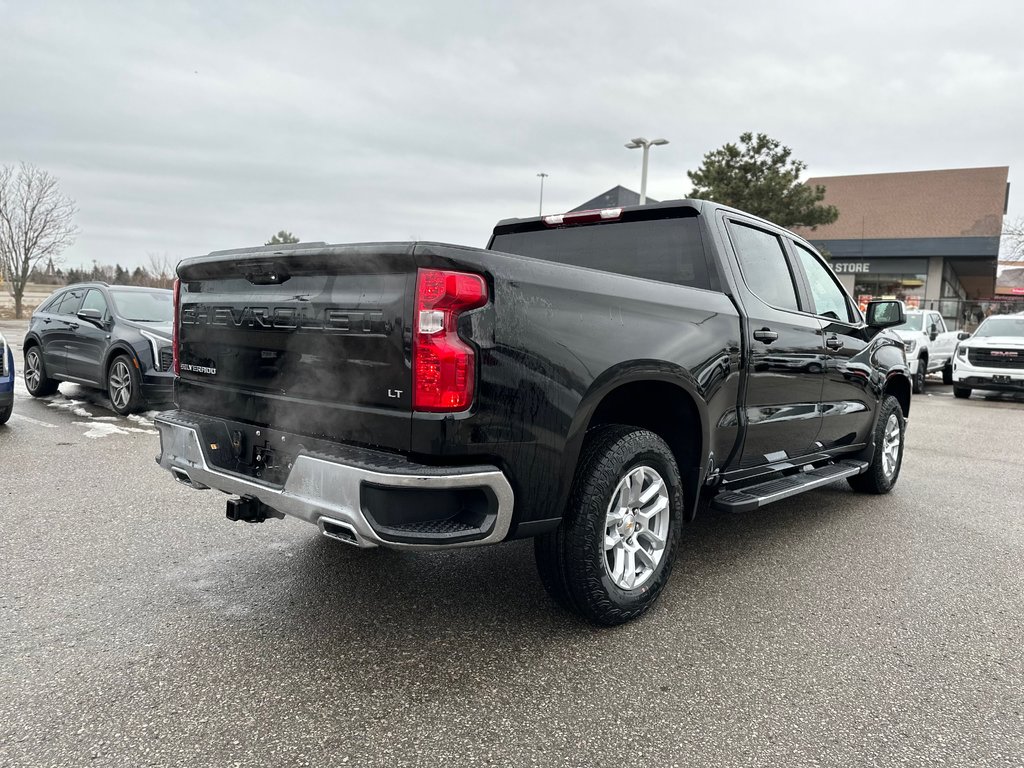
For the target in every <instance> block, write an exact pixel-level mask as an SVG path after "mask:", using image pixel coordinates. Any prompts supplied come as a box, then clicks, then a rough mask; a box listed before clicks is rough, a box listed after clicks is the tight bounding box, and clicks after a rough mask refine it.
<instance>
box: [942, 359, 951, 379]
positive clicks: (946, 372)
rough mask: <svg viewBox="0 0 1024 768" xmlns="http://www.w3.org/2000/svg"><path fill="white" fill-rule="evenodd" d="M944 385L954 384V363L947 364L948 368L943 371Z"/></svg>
mask: <svg viewBox="0 0 1024 768" xmlns="http://www.w3.org/2000/svg"><path fill="white" fill-rule="evenodd" d="M942 383H943V384H952V383H953V363H952V361H950V362H948V363H946V367H945V368H943V369H942Z"/></svg>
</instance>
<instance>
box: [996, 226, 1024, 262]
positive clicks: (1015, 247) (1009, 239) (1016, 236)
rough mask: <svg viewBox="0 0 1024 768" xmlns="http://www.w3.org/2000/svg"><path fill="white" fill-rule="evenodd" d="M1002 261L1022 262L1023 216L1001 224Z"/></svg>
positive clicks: (1023, 249)
mask: <svg viewBox="0 0 1024 768" xmlns="http://www.w3.org/2000/svg"><path fill="white" fill-rule="evenodd" d="M1000 259H1002V260H1003V261H1024V216H1021V217H1020V218H1018V219H1017V220H1016V221H1013V222H1005V223H1004V224H1003V248H1002V254H1001V255H1000Z"/></svg>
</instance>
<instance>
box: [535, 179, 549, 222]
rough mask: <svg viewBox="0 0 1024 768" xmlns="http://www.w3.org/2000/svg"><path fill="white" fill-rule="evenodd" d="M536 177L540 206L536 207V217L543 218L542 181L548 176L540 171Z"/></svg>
mask: <svg viewBox="0 0 1024 768" xmlns="http://www.w3.org/2000/svg"><path fill="white" fill-rule="evenodd" d="M537 176H539V177H540V205H539V206H538V207H537V215H538V216H543V215H544V179H546V178H547V177H548V175H547V174H546V173H544V172H543V171H541V172H540V173H538V174H537Z"/></svg>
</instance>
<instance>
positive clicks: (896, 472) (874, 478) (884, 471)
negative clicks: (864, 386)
mask: <svg viewBox="0 0 1024 768" xmlns="http://www.w3.org/2000/svg"><path fill="white" fill-rule="evenodd" d="M906 431H907V420H906V419H905V418H904V416H903V407H902V406H901V405H900V401H899V400H897V399H896V398H895V397H893V396H892V395H889V396H888V397H886V398H885V400H883V401H882V407H881V411H880V413H879V414H878V422H877V423H876V424H875V432H874V437H873V442H874V445H875V454H874V456H873V457H872V459H871V464H870V465H869V466H868V469H867V471H866V472H864V473H863V474H860V475H855V476H853V477H850V478H847V482H848V483H849V484H850V487H851V488H853V490H855V491H860V492H861V493H888V492H889V491H891V490H892V487H893V486H894V485H896V480H897V478H899V476H900V469H901V468H902V466H903V438H904V436H905V435H906Z"/></svg>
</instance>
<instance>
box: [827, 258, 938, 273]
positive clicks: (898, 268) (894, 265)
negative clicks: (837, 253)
mask: <svg viewBox="0 0 1024 768" xmlns="http://www.w3.org/2000/svg"><path fill="white" fill-rule="evenodd" d="M832 271H833V272H835V273H836V274H837V275H873V274H877V275H926V274H928V261H927V260H926V259H871V260H866V259H860V260H859V261H852V260H851V261H839V260H835V259H834V260H833V261H832Z"/></svg>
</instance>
